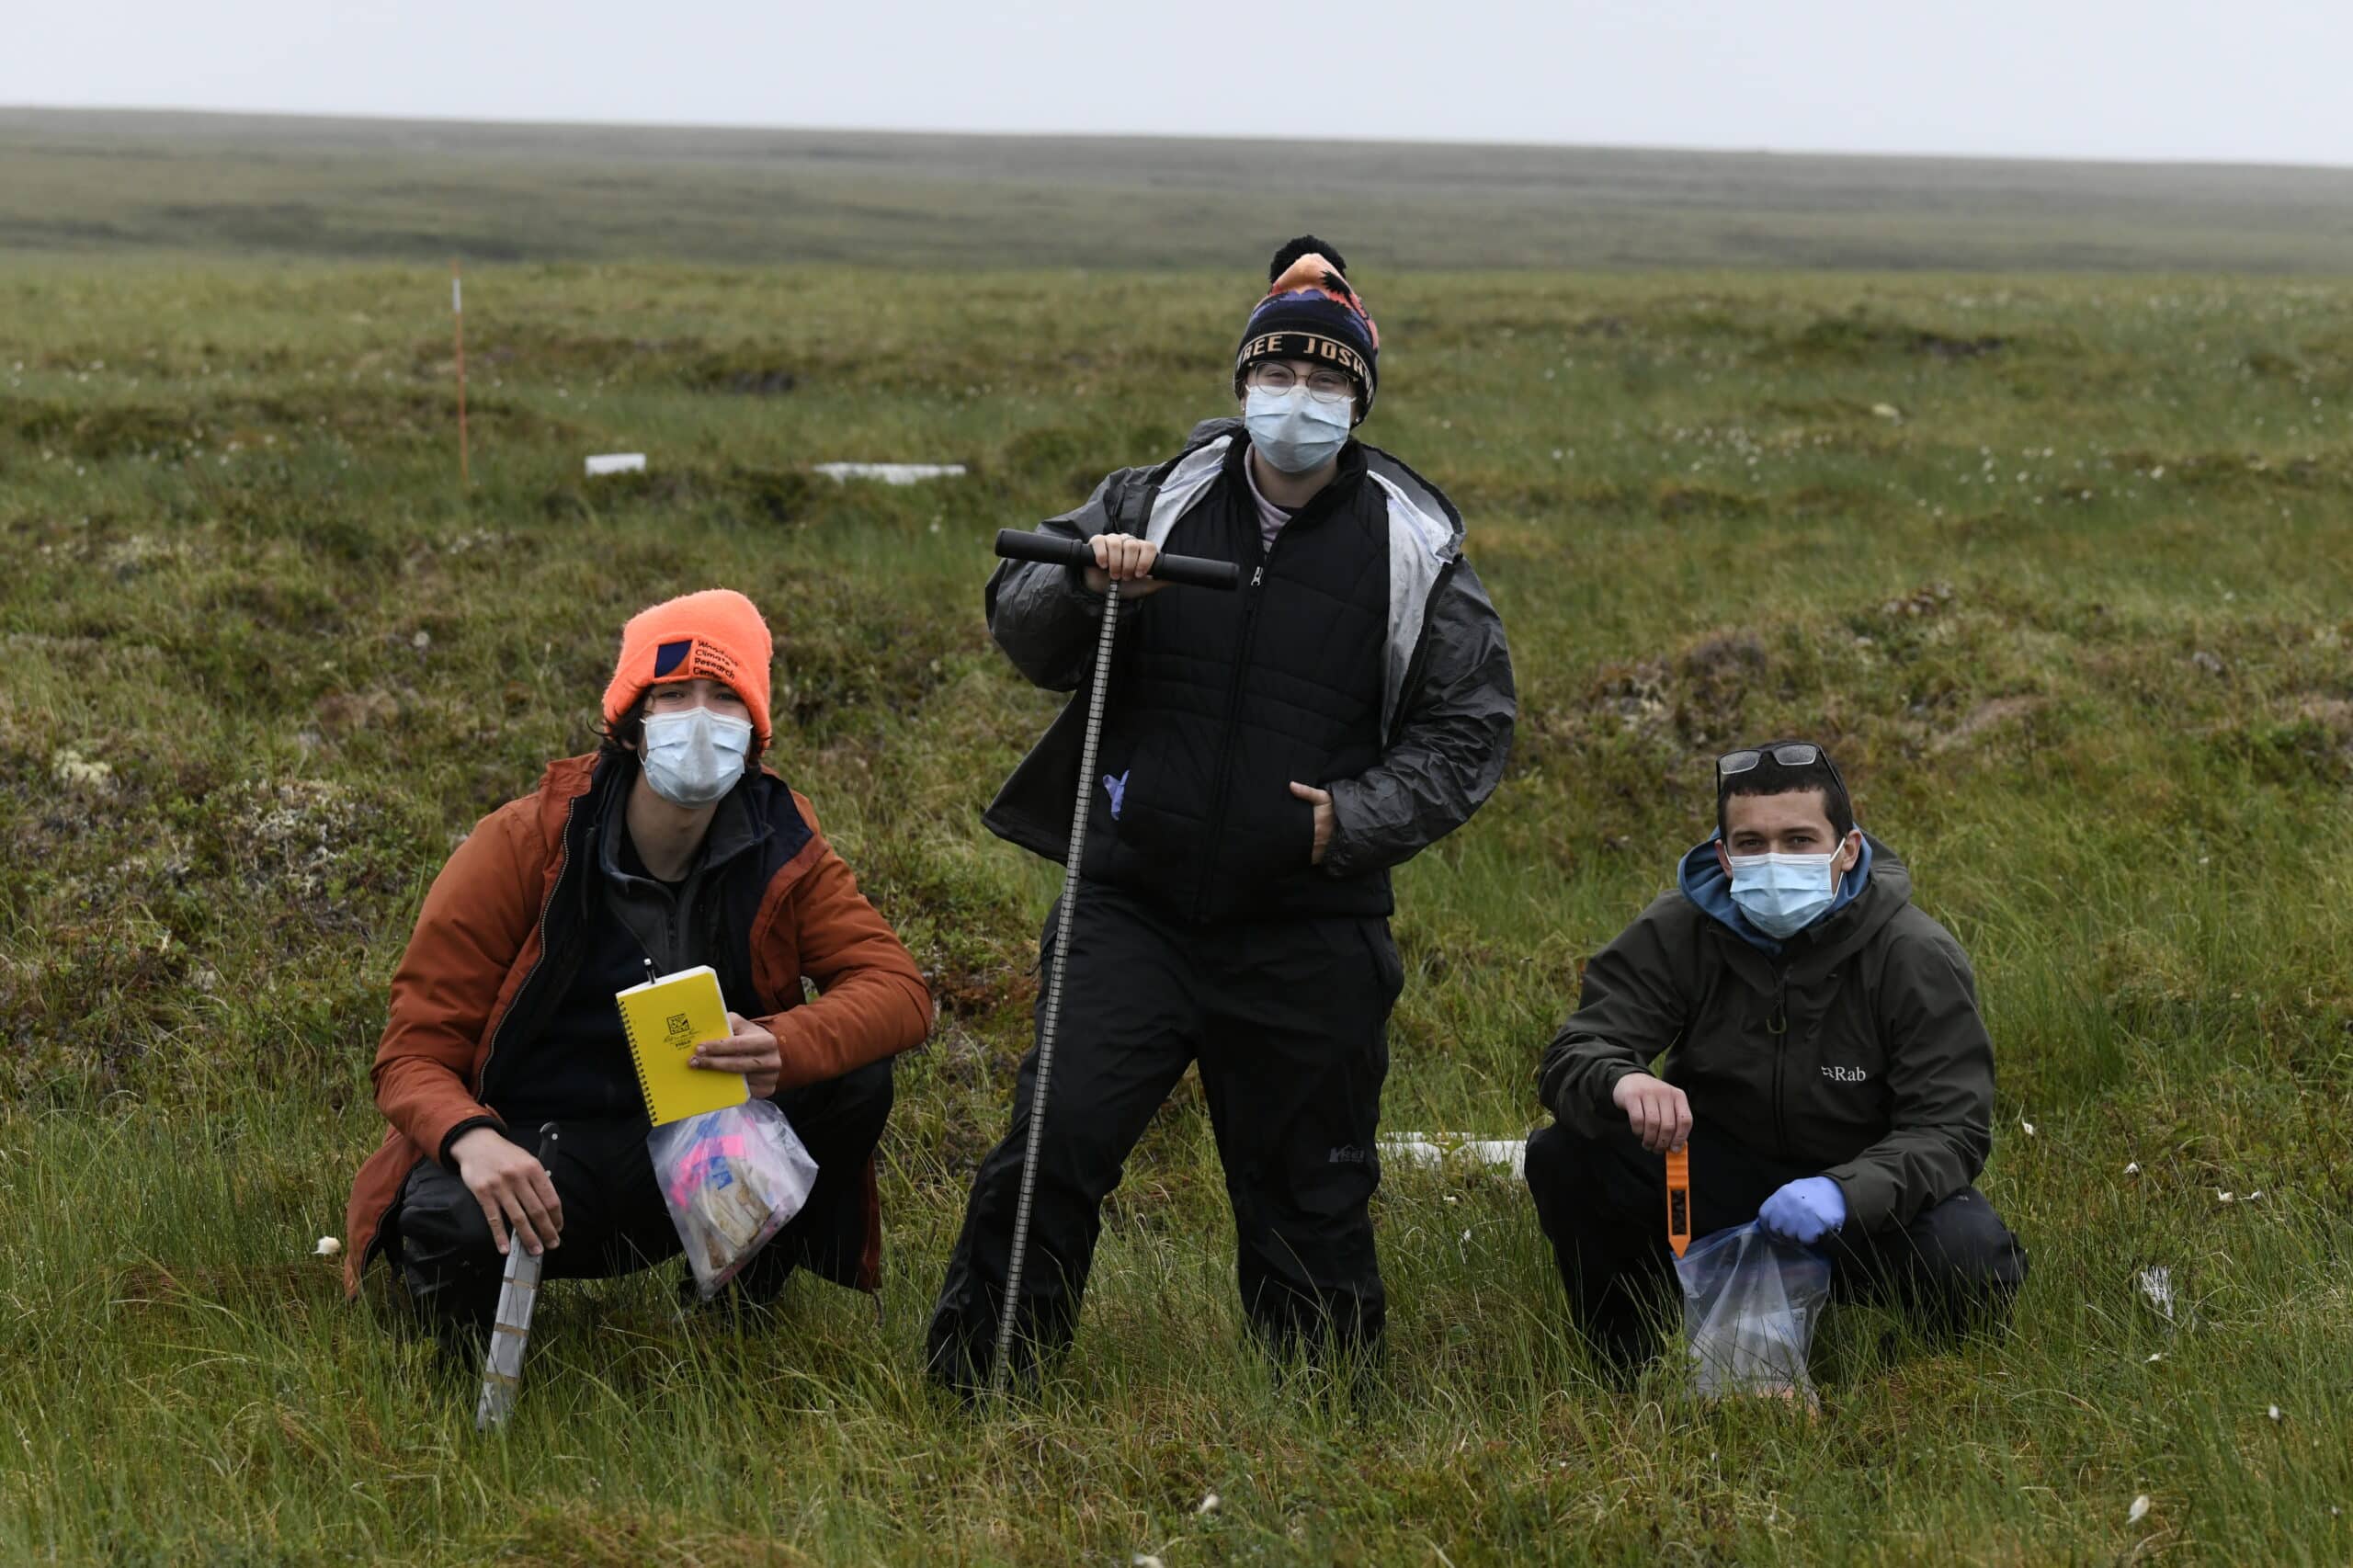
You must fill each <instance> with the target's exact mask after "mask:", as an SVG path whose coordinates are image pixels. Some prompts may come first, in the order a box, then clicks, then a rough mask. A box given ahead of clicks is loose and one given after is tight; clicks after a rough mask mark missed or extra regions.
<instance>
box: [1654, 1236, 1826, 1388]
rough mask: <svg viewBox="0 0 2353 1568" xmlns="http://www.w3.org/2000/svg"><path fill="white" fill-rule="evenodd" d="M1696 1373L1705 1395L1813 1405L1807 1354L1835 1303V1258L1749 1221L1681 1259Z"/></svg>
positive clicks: (1678, 1272) (1679, 1269)
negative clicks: (1825, 1311)
mask: <svg viewBox="0 0 2353 1568" xmlns="http://www.w3.org/2000/svg"><path fill="white" fill-rule="evenodd" d="M1675 1272H1676V1275H1677V1278H1680V1279H1681V1280H1682V1282H1683V1320H1684V1326H1685V1328H1686V1330H1687V1331H1688V1336H1689V1339H1690V1345H1691V1366H1692V1376H1693V1378H1694V1379H1695V1381H1696V1382H1697V1385H1698V1388H1699V1392H1700V1393H1701V1394H1702V1395H1705V1396H1707V1397H1710V1398H1716V1397H1720V1396H1722V1395H1725V1394H1764V1395H1769V1396H1772V1397H1775V1398H1779V1399H1787V1400H1790V1401H1793V1402H1798V1403H1804V1404H1807V1405H1809V1406H1810V1405H1812V1404H1813V1382H1812V1381H1810V1380H1809V1379H1808V1378H1807V1376H1806V1352H1807V1351H1808V1350H1809V1349H1810V1348H1811V1347H1812V1346H1813V1328H1814V1324H1815V1322H1816V1321H1817V1320H1818V1319H1819V1318H1820V1317H1821V1315H1822V1308H1823V1303H1824V1302H1825V1301H1828V1300H1829V1299H1830V1260H1829V1258H1827V1257H1825V1256H1823V1255H1822V1254H1821V1253H1819V1252H1816V1251H1815V1250H1814V1249H1813V1248H1812V1247H1808V1246H1801V1245H1799V1244H1797V1243H1795V1242H1790V1241H1784V1240H1782V1239H1781V1238H1779V1237H1778V1236H1775V1235H1773V1234H1771V1233H1768V1232H1766V1231H1763V1230H1760V1229H1758V1228H1757V1225H1756V1222H1755V1221H1750V1222H1749V1223H1747V1224H1745V1225H1739V1226H1735V1227H1733V1229H1731V1230H1728V1231H1719V1232H1717V1233H1715V1234H1714V1235H1712V1236H1710V1237H1708V1238H1707V1239H1706V1240H1705V1241H1702V1242H1699V1243H1696V1244H1694V1245H1693V1246H1692V1247H1691V1250H1690V1251H1688V1252H1687V1253H1685V1254H1684V1255H1683V1256H1681V1257H1679V1258H1677V1260H1676V1264H1675Z"/></svg>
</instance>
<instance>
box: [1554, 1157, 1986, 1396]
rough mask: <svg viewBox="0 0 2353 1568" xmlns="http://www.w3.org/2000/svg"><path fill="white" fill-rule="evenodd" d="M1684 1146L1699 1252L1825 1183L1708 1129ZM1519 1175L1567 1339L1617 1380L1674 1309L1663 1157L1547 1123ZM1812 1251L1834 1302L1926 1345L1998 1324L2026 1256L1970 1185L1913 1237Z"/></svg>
mask: <svg viewBox="0 0 2353 1568" xmlns="http://www.w3.org/2000/svg"><path fill="white" fill-rule="evenodd" d="M1689 1147H1690V1154H1691V1233H1692V1237H1693V1239H1694V1240H1697V1239H1698V1238H1699V1237H1701V1236H1705V1235H1708V1234H1711V1233H1714V1232H1716V1231H1720V1230H1723V1229H1726V1228H1727V1227H1730V1226H1733V1225H1741V1224H1745V1223H1747V1222H1748V1221H1751V1220H1754V1219H1755V1218H1756V1210H1758V1209H1759V1208H1761V1207H1763V1205H1764V1202H1765V1200H1766V1199H1768V1198H1770V1197H1771V1196H1772V1195H1773V1194H1774V1193H1775V1192H1776V1191H1777V1190H1779V1188H1780V1187H1781V1186H1782V1185H1783V1184H1784V1183H1786V1182H1791V1181H1796V1180H1799V1179H1801V1178H1802V1177H1805V1176H1820V1175H1821V1174H1822V1172H1821V1169H1820V1168H1819V1167H1817V1166H1810V1165H1790V1164H1788V1163H1785V1162H1782V1161H1779V1160H1776V1159H1773V1158H1771V1157H1769V1156H1768V1155H1764V1154H1760V1153H1756V1152H1755V1151H1753V1150H1751V1149H1748V1148H1746V1147H1745V1146H1744V1145H1743V1144H1742V1143H1741V1142H1739V1141H1738V1140H1737V1139H1735V1138H1733V1136H1732V1135H1731V1134H1730V1133H1728V1132H1727V1131H1724V1130H1723V1128H1722V1126H1721V1125H1720V1124H1714V1123H1711V1122H1710V1121H1708V1120H1706V1119H1698V1120H1696V1121H1695V1122H1694V1124H1693V1127H1692V1131H1691V1142H1690V1145H1689ZM1527 1168H1528V1187H1529V1192H1530V1193H1532V1194H1533V1195H1534V1197H1535V1199H1536V1217H1537V1221H1538V1222H1539V1223H1540V1224H1541V1225H1542V1226H1543V1228H1544V1233H1545V1235H1546V1236H1547V1237H1549V1238H1550V1239H1551V1241H1552V1256H1553V1259H1554V1261H1555V1262H1556V1263H1557V1264H1558V1265H1559V1267H1560V1270H1561V1282H1562V1284H1563V1285H1564V1286H1565V1287H1566V1288H1567V1290H1568V1293H1569V1308H1570V1313H1571V1317H1572V1320H1573V1321H1574V1324H1575V1325H1576V1327H1577V1328H1578V1330H1579V1331H1580V1332H1581V1333H1582V1334H1583V1335H1585V1337H1586V1342H1587V1343H1588V1344H1589V1345H1590V1346H1592V1347H1593V1349H1594V1350H1595V1352H1596V1354H1597V1355H1599V1356H1600V1357H1601V1358H1603V1359H1604V1360H1606V1361H1608V1362H1610V1363H1612V1364H1614V1365H1616V1366H1618V1367H1620V1368H1621V1369H1622V1368H1626V1367H1631V1366H1632V1365H1635V1364H1638V1363H1639V1362H1641V1361H1643V1360H1646V1359H1648V1358H1650V1357H1651V1356H1653V1355H1654V1354H1656V1353H1657V1350H1658V1347H1659V1339H1658V1328H1659V1325H1660V1324H1661V1323H1662V1322H1664V1321H1668V1320H1669V1318H1670V1315H1671V1314H1672V1313H1674V1312H1676V1311H1677V1310H1678V1308H1677V1302H1678V1301H1679V1300H1680V1288H1679V1287H1678V1286H1677V1283H1676V1278H1675V1254H1674V1253H1673V1251H1672V1250H1670V1249H1669V1248H1668V1246H1667V1244H1666V1161H1665V1156H1664V1155H1660V1154H1654V1153H1650V1152H1649V1151H1648V1150H1646V1149H1644V1148H1643V1145H1642V1142H1641V1141H1640V1140H1638V1139H1637V1138H1635V1136H1634V1133H1633V1130H1632V1129H1631V1128H1630V1127H1628V1126H1626V1125H1624V1124H1623V1123H1620V1125H1618V1126H1617V1127H1615V1128H1613V1129H1611V1131H1610V1132H1609V1134H1608V1136H1607V1137H1606V1138H1602V1139H1600V1140H1591V1139H1586V1138H1581V1137H1579V1136H1578V1135H1577V1134H1575V1133H1574V1132H1572V1131H1570V1130H1569V1129H1568V1128H1566V1127H1564V1126H1563V1125H1561V1124H1559V1123H1557V1122H1556V1123H1554V1124H1553V1125H1552V1126H1550V1127H1544V1128H1540V1129H1539V1130H1538V1131H1536V1132H1535V1133H1534V1134H1532V1135H1531V1136H1530V1137H1529V1140H1528V1167H1527ZM1822 1248H1823V1250H1824V1252H1826V1253H1828V1254H1829V1256H1830V1261H1831V1277H1830V1278H1831V1298H1832V1300H1834V1301H1836V1300H1840V1299H1845V1300H1850V1301H1852V1300H1861V1301H1884V1302H1886V1303H1888V1304H1889V1305H1891V1306H1893V1307H1895V1308H1896V1309H1897V1310H1899V1311H1901V1312H1904V1313H1905V1314H1906V1315H1907V1316H1909V1317H1910V1318H1911V1319H1912V1320H1913V1321H1914V1322H1915V1323H1916V1324H1918V1325H1919V1326H1920V1327H1921V1328H1922V1329H1924V1330H1925V1331H1927V1333H1929V1334H1930V1335H1938V1336H1947V1335H1954V1334H1958V1333H1961V1332H1962V1331H1965V1330H1968V1329H1972V1328H1976V1327H1983V1326H1995V1325H1999V1324H2005V1323H2006V1322H2007V1321H2008V1318H2009V1312H2010V1306H2011V1303H2012V1301H2014V1299H2015V1298H2016V1297H2017V1295H2018V1288H2019V1287H2020V1286H2021V1285H2023V1284H2024V1283H2025V1282H2026V1267H2027V1263H2026V1248H2025V1247H2023V1246H2021V1245H2020V1244H2018V1237H2016V1236H2014V1235H2012V1234H2011V1233H2010V1231H2009V1228H2008V1227H2007V1226H2006V1225H2004V1224H2003V1223H2002V1219H2001V1216H2000V1215H1998V1214H1996V1213H1995V1212H1994V1206H1993V1205H1992V1204H1990V1203H1988V1202H1986V1201H1985V1198H1984V1194H1982V1193H1980V1192H1979V1191H1978V1190H1977V1189H1976V1188H1975V1187H1964V1188H1962V1189H1961V1191H1959V1192H1957V1193H1955V1194H1953V1195H1952V1196H1951V1197H1950V1198H1948V1199H1945V1200H1944V1201H1943V1202H1941V1203H1937V1204H1933V1205H1931V1206H1930V1207H1928V1208H1927V1209H1925V1210H1922V1211H1921V1212H1920V1213H1919V1214H1918V1215H1917V1216H1916V1217H1915V1218H1914V1220H1913V1221H1912V1222H1911V1223H1910V1224H1908V1225H1901V1226H1890V1227H1888V1228H1886V1229H1884V1230H1879V1231H1861V1230H1858V1229H1857V1228H1855V1227H1854V1226H1852V1225H1849V1226H1847V1227H1846V1228H1844V1229H1842V1230H1840V1231H1837V1232H1836V1233H1833V1234H1831V1235H1828V1236H1825V1237H1824V1238H1823V1241H1822Z"/></svg>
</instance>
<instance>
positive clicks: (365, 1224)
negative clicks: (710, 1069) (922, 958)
mask: <svg viewBox="0 0 2353 1568" xmlns="http://www.w3.org/2000/svg"><path fill="white" fill-rule="evenodd" d="M621 782H622V781H621V779H620V777H619V776H618V774H617V772H616V771H615V769H614V768H613V767H610V766H608V767H607V768H606V769H605V770H604V775H603V777H599V776H598V769H597V758H596V757H595V756H576V757H567V758H565V759H564V760H563V761H561V762H557V763H553V764H551V765H550V766H549V767H548V770H547V774H546V777H545V778H542V779H541V780H540V788H539V790H538V791H537V792H536V793H535V794H531V795H527V796H525V797H523V798H522V799H521V800H518V801H509V802H508V803H507V804H506V805H504V806H501V807H500V808H499V809H498V810H496V811H494V812H491V813H490V815H488V816H486V817H484V818H483V820H482V821H481V822H480V823H479V824H476V825H475V828H474V831H473V833H472V835H470V836H469V837H468V838H467V839H466V840H465V842H464V843H462V844H460V845H459V846H458V847H457V850H456V851H455V852H454V853H453V854H451V855H450V857H449V864H448V865H446V866H444V867H442V869H441V874H440V875H439V876H438V877H437V878H435V879H434V882H433V888H432V891H431V892H427V893H426V895H425V907H424V908H423V910H421V911H420V912H419V913H418V915H417V918H416V932H415V935H414V936H413V937H410V938H409V945H408V951H407V953H406V954H405V955H404V957H403V958H402V960H401V966H400V968H399V970H398V971H395V972H394V974H393V975H392V1017H391V1020H390V1022H389V1023H388V1024H387V1025H386V1027H385V1029H384V1038H383V1041H382V1043H381V1044H380V1045H378V1046H377V1048H376V1065H375V1068H374V1070H373V1073H372V1074H371V1075H372V1076H373V1078H374V1080H375V1085H376V1104H377V1105H378V1106H379V1107H380V1108H381V1109H382V1110H383V1113H384V1119H386V1120H387V1121H389V1122H390V1123H391V1124H392V1125H391V1126H390V1127H389V1128H387V1129H386V1130H385V1133H384V1141H383V1142H382V1143H381V1145H379V1146H378V1148H377V1150H376V1152H375V1153H373V1154H371V1155H369V1158H368V1161H367V1163H366V1164H365V1165H361V1166H360V1167H359V1176H358V1180H357V1181H356V1182H354V1183H353V1185H352V1189H351V1206H350V1210H349V1212H348V1214H347V1218H346V1228H345V1234H346V1236H347V1246H348V1250H347V1252H346V1254H345V1256H344V1266H343V1282H344V1288H345V1290H347V1292H348V1293H351V1294H357V1293H358V1290H359V1278H360V1276H361V1274H362V1273H363V1272H364V1271H365V1270H366V1268H367V1267H368V1262H369V1258H371V1257H372V1256H374V1255H375V1253H376V1252H377V1251H378V1250H379V1244H380V1242H381V1227H382V1224H383V1219H384V1213H385V1210H387V1209H389V1208H390V1207H391V1206H392V1202H393V1200H394V1199H396V1198H397V1197H398V1196H399V1194H400V1189H401V1184H402V1182H403V1181H404V1179H405V1178H406V1176H407V1175H408V1172H409V1170H410V1168H411V1167H412V1166H414V1165H415V1164H416V1162H417V1161H418V1160H420V1159H423V1158H426V1157H427V1156H432V1157H436V1158H438V1157H439V1155H440V1153H441V1145H442V1143H443V1142H444V1141H445V1140H446V1139H447V1138H448V1137H449V1132H450V1131H451V1130H452V1129H454V1128H456V1127H457V1126H459V1125H460V1123H462V1122H465V1121H469V1120H472V1119H477V1118H483V1117H489V1118H492V1119H496V1112H494V1111H493V1110H492V1109H490V1108H489V1107H487V1106H485V1105H484V1104H483V1100H482V1085H483V1073H484V1070H485V1068H486V1067H487V1065H488V1063H489V1062H490V1059H491V1056H492V1053H493V1052H494V1051H495V1050H497V1049H498V1046H499V1044H500V1043H501V1042H500V1038H499V1035H500V1030H501V1028H502V1027H503V1026H505V1025H506V1023H507V1022H508V1020H509V1018H510V1017H511V1016H513V1015H515V1014H516V1011H517V1002H518V1000H522V999H525V997H526V995H527V991H528V988H529V986H530V985H531V983H532V981H533V977H534V975H535V974H536V973H537V972H538V971H539V970H540V967H541V966H540V959H541V958H542V956H543V955H544V953H545V950H546V944H547V940H548V935H549V925H550V916H551V914H554V913H555V912H556V907H557V906H556V897H557V892H558V890H559V889H560V888H563V886H564V885H565V881H566V871H567V869H568V868H571V867H574V866H578V865H582V864H585V863H593V860H594V857H595V849H594V846H593V845H592V844H591V843H590V841H589V838H588V834H589V830H590V827H591V824H592V819H593V818H594V816H595V814H596V813H595V812H594V811H593V810H592V809H590V801H589V797H590V796H591V794H592V792H593V791H594V790H597V789H599V788H602V789H606V790H610V791H611V792H612V793H614V794H615V795H616V796H617V795H618V793H619V787H620V783H621ZM753 787H754V788H755V789H756V790H759V791H761V794H762V801H761V804H760V806H759V808H758V809H759V810H760V811H761V812H764V813H765V815H766V816H767V820H768V821H770V822H771V823H773V824H778V825H779V826H780V827H782V828H783V829H785V830H786V831H784V832H782V833H780V834H778V835H773V836H772V839H771V843H772V845H773V848H772V850H771V851H770V855H769V858H771V859H773V860H776V861H777V862H778V863H777V864H776V865H775V866H774V869H772V870H771V871H770V872H769V874H768V877H767V885H766V888H765V890H764V891H763V892H761V894H760V897H759V900H758V903H757V907H756V914H755V915H753V917H752V920H751V925H750V929H749V933H748V935H749V941H750V953H751V965H752V973H751V981H752V986H753V990H754V991H755V992H756V996H757V1006H758V1007H759V1009H760V1016H759V1017H756V1018H755V1019H754V1021H755V1022H756V1023H758V1024H759V1025H760V1026H761V1027H763V1028H766V1029H767V1030H768V1032H770V1033H771V1034H773V1035H775V1036H776V1038H777V1043H778V1045H779V1047H780V1048H781V1050H782V1053H783V1057H784V1072H783V1076H782V1078H781V1080H780V1081H779V1085H778V1086H779V1088H787V1089H789V1088H794V1087H797V1086H799V1085H803V1084H813V1083H818V1082H822V1081H823V1080H824V1079H827V1078H836V1077H839V1076H840V1075H841V1074H845V1073H847V1072H850V1071H852V1070H854V1069H856V1068H859V1067H863V1066H865V1065H867V1064H868V1063H869V1062H879V1061H881V1059H882V1058H883V1057H886V1056H891V1055H893V1054H895V1053H897V1052H899V1051H905V1050H907V1049H908V1048H910V1047H912V1046H914V1045H916V1044H918V1043H920V1042H921V1041H922V1040H923V1038H924V1036H925V1035H926V1033H928V1032H929V1031H930V1028H931V1016H932V1013H931V995H930V993H929V991H928V990H927V989H926V986H925V984H924V981H923V974H922V971H920V970H918V969H916V967H915V960H914V958H913V957H911V956H910V955H909V954H908V952H907V949H906V948H905V946H904V944H903V943H901V942H900V940H899V938H898V937H897V935H896V934H895V933H893V932H892V929H891V927H890V926H889V925H888V924H887V923H886V922H885V921H884V920H883V918H882V916H881V915H879V914H877V913H876V912H875V909H874V906H873V905H872V904H870V903H868V902H867V901H866V898H865V896H864V895H863V894H861V893H860V892H858V879H857V878H855V877H853V876H852V875H851V874H850V869H849V868H848V867H847V865H845V864H843V863H842V858H841V857H840V856H838V855H836V854H835V853H834V850H833V846H830V845H829V844H827V843H826V842H825V839H824V835H822V834H820V833H819V832H818V831H817V814H816V812H814V811H813V810H812V809H811V807H810V804H809V802H808V801H807V800H805V799H804V798H802V797H801V795H800V794H799V793H798V792H796V791H793V790H788V789H787V788H786V787H785V785H784V782H783V780H782V779H780V778H778V777H777V775H776V774H775V773H773V772H772V771H769V770H767V769H763V770H762V775H761V778H757V779H755V780H754V781H753ZM616 803H618V802H616ZM803 976H806V977H807V978H808V979H810V980H812V981H813V982H815V983H816V986H817V990H818V993H819V994H818V998H817V1000H816V1001H814V1002H804V1001H803V999H802V994H801V979H802V977H803ZM542 989H544V988H542ZM747 1011H748V1009H747ZM866 1213H867V1235H866V1246H865V1250H864V1255H863V1256H862V1257H861V1259H860V1261H859V1266H858V1278H856V1279H855V1280H851V1281H845V1283H854V1284H856V1285H857V1286H858V1287H859V1288H860V1289H864V1290H873V1289H875V1288H876V1286H877V1284H878V1283H879V1279H880V1274H881V1256H882V1231H881V1205H880V1203H879V1201H878V1199H877V1197H876V1190H875V1182H874V1170H873V1166H872V1164H871V1163H869V1165H868V1167H867V1176H866Z"/></svg>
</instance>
